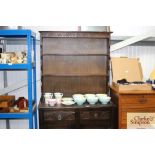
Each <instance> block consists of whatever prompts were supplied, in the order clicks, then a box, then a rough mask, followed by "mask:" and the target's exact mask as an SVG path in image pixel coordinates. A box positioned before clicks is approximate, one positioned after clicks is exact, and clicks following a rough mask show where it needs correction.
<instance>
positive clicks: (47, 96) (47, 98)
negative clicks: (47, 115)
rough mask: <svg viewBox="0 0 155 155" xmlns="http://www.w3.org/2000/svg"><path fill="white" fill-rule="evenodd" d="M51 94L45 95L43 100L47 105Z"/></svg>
mask: <svg viewBox="0 0 155 155" xmlns="http://www.w3.org/2000/svg"><path fill="white" fill-rule="evenodd" d="M52 97H53V94H52V93H45V94H44V98H45V103H46V104H48V101H49V99H52Z"/></svg>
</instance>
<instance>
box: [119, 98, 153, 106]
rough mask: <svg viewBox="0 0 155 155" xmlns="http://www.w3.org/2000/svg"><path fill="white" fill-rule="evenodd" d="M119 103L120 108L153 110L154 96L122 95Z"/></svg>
mask: <svg viewBox="0 0 155 155" xmlns="http://www.w3.org/2000/svg"><path fill="white" fill-rule="evenodd" d="M120 103H121V106H122V108H141V107H143V108H147V107H148V108H149V107H154V108H155V95H123V96H121V98H120Z"/></svg>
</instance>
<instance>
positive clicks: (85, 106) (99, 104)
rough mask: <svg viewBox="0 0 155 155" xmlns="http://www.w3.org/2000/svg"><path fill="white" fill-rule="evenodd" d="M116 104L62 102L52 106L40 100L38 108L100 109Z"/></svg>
mask: <svg viewBox="0 0 155 155" xmlns="http://www.w3.org/2000/svg"><path fill="white" fill-rule="evenodd" d="M115 106H116V105H115V104H113V103H108V104H105V105H103V104H101V103H97V104H95V105H90V104H88V103H85V104H83V105H81V106H79V105H77V104H74V105H63V104H60V105H55V106H50V105H48V104H45V103H43V102H40V104H39V106H38V108H39V109H53V110H56V109H86V108H87V109H98V108H111V107H115Z"/></svg>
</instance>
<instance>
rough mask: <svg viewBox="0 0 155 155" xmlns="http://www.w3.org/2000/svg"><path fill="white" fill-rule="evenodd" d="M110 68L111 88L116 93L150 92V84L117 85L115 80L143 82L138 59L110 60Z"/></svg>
mask: <svg viewBox="0 0 155 155" xmlns="http://www.w3.org/2000/svg"><path fill="white" fill-rule="evenodd" d="M111 67H112V79H113V82H112V84H113V87H115V88H116V89H117V91H131V90H135V91H140V90H152V86H151V84H147V83H145V84H138V85H135V84H130V85H120V84H117V80H121V79H126V80H127V81H128V82H135V81H141V82H142V81H143V72H142V67H141V64H140V62H139V60H138V59H136V58H127V57H122V58H118V57H117V58H116V57H115V58H114V57H113V58H111Z"/></svg>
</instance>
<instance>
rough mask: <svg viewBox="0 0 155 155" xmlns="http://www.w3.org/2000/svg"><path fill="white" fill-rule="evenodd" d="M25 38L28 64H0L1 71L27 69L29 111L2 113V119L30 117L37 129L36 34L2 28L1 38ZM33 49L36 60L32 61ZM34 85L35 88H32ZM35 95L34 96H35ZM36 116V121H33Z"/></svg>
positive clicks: (0, 115) (31, 122)
mask: <svg viewBox="0 0 155 155" xmlns="http://www.w3.org/2000/svg"><path fill="white" fill-rule="evenodd" d="M1 38H2V39H7V38H25V39H26V45H27V63H26V64H0V71H4V70H5V71H9V70H11V71H13V70H19V71H20V70H26V71H27V82H28V107H29V110H28V112H27V113H0V119H28V120H29V128H30V129H33V128H35V129H37V128H38V124H37V90H36V89H37V88H36V36H35V33H33V32H32V31H31V30H0V39H1ZM32 50H33V51H34V62H32ZM32 86H33V88H32ZM33 97H34V98H33ZM33 117H34V121H33Z"/></svg>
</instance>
